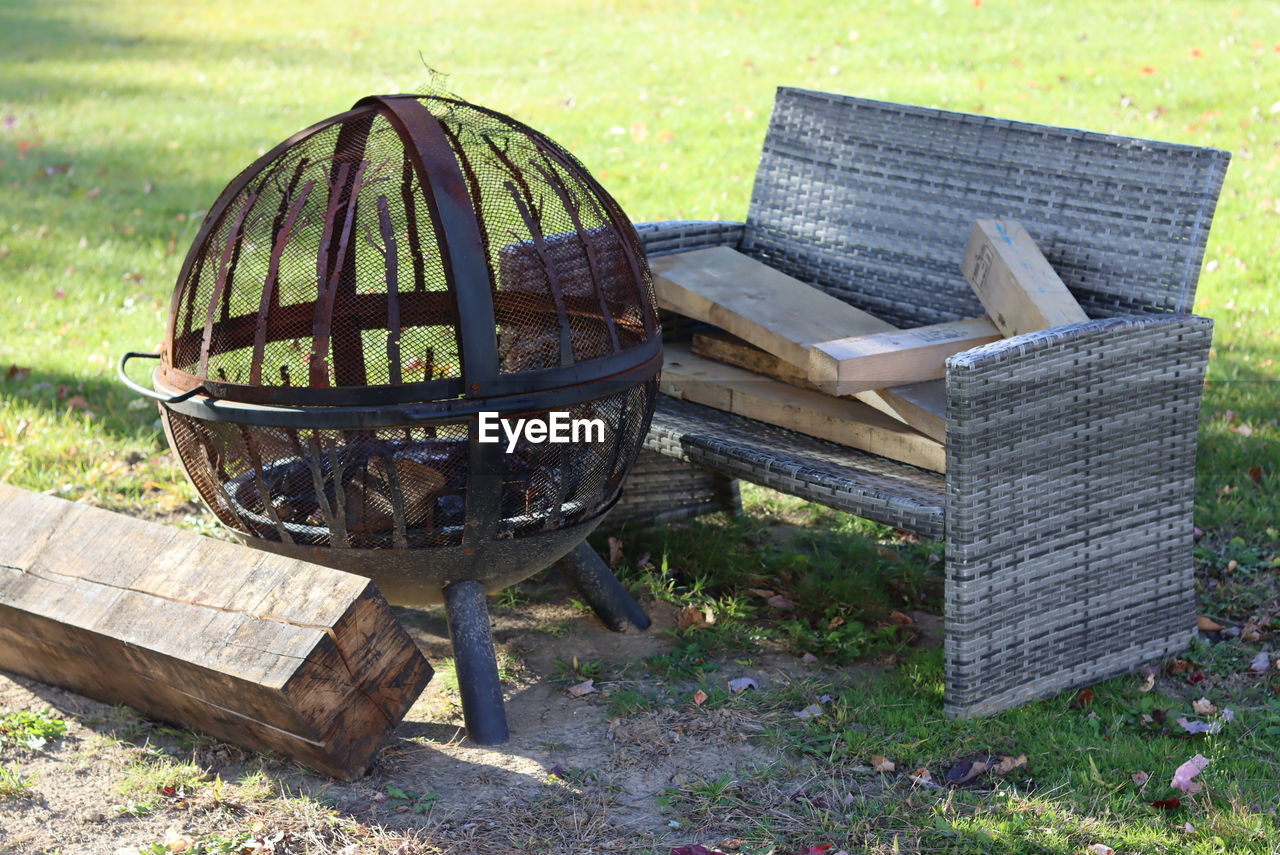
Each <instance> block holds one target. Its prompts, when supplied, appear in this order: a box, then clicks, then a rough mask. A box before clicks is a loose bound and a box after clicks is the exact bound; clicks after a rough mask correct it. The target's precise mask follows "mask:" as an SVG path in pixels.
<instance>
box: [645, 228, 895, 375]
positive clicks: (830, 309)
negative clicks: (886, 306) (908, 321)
mask: <svg viewBox="0 0 1280 855" xmlns="http://www.w3.org/2000/svg"><path fill="white" fill-rule="evenodd" d="M649 268H650V269H651V270H652V271H653V287H654V290H655V292H656V293H657V297H658V305H660V306H661V307H662V308H664V309H670V310H671V311H673V312H678V313H679V314H682V315H685V316H686V317H690V318H694V319H695V320H699V321H706V322H707V323H709V324H714V325H715V326H717V327H720V328H721V329H723V330H727V331H728V332H731V333H733V334H734V335H736V336H737V337H738V338H741V339H744V340H745V341H748V342H750V343H751V344H754V345H755V346H756V347H759V348H761V349H763V350H765V351H768V352H769V353H772V354H774V355H775V356H778V357H780V358H782V359H784V360H786V361H787V362H790V363H792V364H793V365H799V366H807V365H808V364H809V348H810V347H811V346H812V345H813V344H815V343H816V342H820V341H831V340H832V339H838V338H845V337H847V336H856V335H866V334H869V333H876V332H885V331H888V330H892V329H893V326H892V325H891V324H887V323H885V322H884V321H882V320H880V319H879V318H877V317H874V316H873V315H869V314H867V313H866V312H864V311H862V310H860V309H855V308H854V307H853V306H850V305H849V304H848V303H845V302H843V301H842V300H838V299H836V298H835V297H832V296H831V295H830V294H827V293H826V292H825V291H821V290H819V289H817V288H814V287H812V286H809V285H806V284H805V283H803V282H801V281H799V280H798V279H793V278H791V277H790V276H788V275H786V274H785V273H782V272H780V271H777V270H774V269H773V268H771V267H769V266H767V265H764V264H761V263H760V262H758V261H756V260H755V259H754V258H750V257H748V256H746V255H743V254H742V253H740V252H737V251H735V250H732V249H730V248H729V247H726V246H717V247H712V248H711V249H698V250H693V251H691V252H681V253H677V254H675V255H665V256H661V257H659V258H654V259H651V260H650V261H649Z"/></svg>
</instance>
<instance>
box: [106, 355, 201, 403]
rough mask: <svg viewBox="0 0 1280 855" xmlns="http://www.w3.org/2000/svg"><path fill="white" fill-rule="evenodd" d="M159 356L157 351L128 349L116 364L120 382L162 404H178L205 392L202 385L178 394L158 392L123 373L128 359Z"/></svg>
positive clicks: (157, 357) (155, 357)
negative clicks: (148, 351) (146, 351)
mask: <svg viewBox="0 0 1280 855" xmlns="http://www.w3.org/2000/svg"><path fill="white" fill-rule="evenodd" d="M159 358H160V354H158V353H144V352H142V351H138V350H131V351H129V352H128V353H126V354H125V355H124V356H122V357H120V364H119V365H118V366H116V373H117V374H119V375H120V382H122V383H124V385H126V386H128V387H129V388H130V389H132V390H133V391H135V392H137V393H138V394H139V395H146V396H147V397H148V398H155V399H156V400H157V401H159V402H161V403H162V404H179V403H181V402H183V401H185V400H187V399H188V398H190V397H193V396H195V395H201V394H205V388H204V387H203V386H197V387H195V388H194V389H189V390H187V391H186V392H183V393H182V394H180V395H165V394H162V393H160V392H157V391H156V390H155V389H148V388H147V387H146V386H143V385H142V384H140V383H136V382H134V380H133V378H132V377H130V376H129V375H128V374H126V373H125V370H124V367H125V365H126V364H128V362H129V360H130V359H159Z"/></svg>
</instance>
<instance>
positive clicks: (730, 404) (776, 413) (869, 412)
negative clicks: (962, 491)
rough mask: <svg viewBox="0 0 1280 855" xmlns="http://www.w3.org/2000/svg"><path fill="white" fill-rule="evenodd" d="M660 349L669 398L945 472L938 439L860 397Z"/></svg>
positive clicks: (675, 348)
mask: <svg viewBox="0 0 1280 855" xmlns="http://www.w3.org/2000/svg"><path fill="white" fill-rule="evenodd" d="M665 353H666V355H665V358H664V360H663V367H662V379H661V387H660V388H661V389H662V391H663V392H664V393H666V394H668V395H671V396H672V397H675V398H680V399H682V400H686V401H693V402H694V403H698V404H705V405H707V406H709V407H715V408H716V409H719V410H725V411H726V412H730V413H736V414H737V415H740V416H745V417H747V418H751V419H756V420H757V421H761V422H765V423H766V424H771V425H777V426H778V427H783V428H787V429H788V430H794V431H796V432H797V433H803V434H807V435H809V436H816V437H820V438H822V439H827V440H831V441H832V442H838V443H840V444H841V445H848V446H850V447H853V448H858V449H861V450H863V451H869V452H871V453H872V454H879V455H881V456H882V457H888V458H891V459H893V460H899V461H902V462H903V463H910V464H913V465H915V466H922V467H924V468H926V469H932V470H933V471H935V472H942V471H945V467H946V454H945V452H944V450H943V447H942V445H941V444H940V443H938V442H936V441H934V440H932V439H930V438H929V437H927V436H925V435H924V434H921V433H919V432H918V431H915V430H913V429H912V428H910V427H908V426H907V425H905V424H903V423H902V422H900V421H898V420H897V419H893V418H890V417H889V416H886V415H885V414H884V413H881V412H879V411H877V410H875V409H872V408H871V407H869V406H867V405H866V404H863V403H862V402H860V401H851V400H848V399H845V398H835V397H832V396H830V395H824V394H822V393H820V392H810V391H808V390H805V389H798V388H796V387H794V386H790V385H788V384H786V383H781V382H778V381H777V380H772V379H769V378H767V377H762V376H760V375H758V374H753V373H752V372H750V371H744V370H743V369H741V368H736V367H734V366H731V365H724V364H722V363H719V362H713V361H712V360H709V359H704V358H703V357H701V356H696V355H694V353H693V351H692V350H690V349H689V348H688V347H687V346H685V345H679V344H670V345H667V346H666V349H665Z"/></svg>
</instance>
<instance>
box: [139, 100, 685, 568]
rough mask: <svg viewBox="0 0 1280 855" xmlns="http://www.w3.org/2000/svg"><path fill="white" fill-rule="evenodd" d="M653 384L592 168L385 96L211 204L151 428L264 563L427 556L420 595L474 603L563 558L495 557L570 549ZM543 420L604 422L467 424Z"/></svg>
mask: <svg viewBox="0 0 1280 855" xmlns="http://www.w3.org/2000/svg"><path fill="white" fill-rule="evenodd" d="M660 365H661V336H660V331H659V328H658V322H657V307H656V303H655V300H654V294H653V288H652V283H651V281H650V276H649V271H648V266H647V264H646V262H645V258H644V254H643V252H642V250H641V246H640V243H639V239H638V237H637V236H636V234H635V231H634V229H633V228H632V227H631V225H630V222H629V220H628V219H627V218H626V216H625V215H624V214H623V212H622V210H621V209H620V208H619V207H618V205H617V203H616V202H614V200H613V199H612V198H611V197H610V196H609V195H608V194H607V193H606V192H605V191H604V190H603V189H602V188H601V187H600V185H599V184H598V183H597V182H596V181H595V179H594V178H592V176H591V175H590V174H589V173H588V172H587V170H586V169H585V168H584V167H583V166H582V165H581V164H580V163H578V161H577V160H575V159H574V158H573V157H572V156H571V155H570V154H568V153H567V152H566V151H565V150H564V149H562V148H560V147H559V146H558V145H556V144H555V143H554V142H552V141H550V140H549V139H547V138H546V137H545V136H543V135H542V134H540V133H538V132H537V131H534V130H532V129H531V128H529V127H527V126H525V125H522V124H520V123H519V122H516V121H515V120H513V119H511V118H509V117H506V116H503V115H501V114H499V113H495V112H493V111H490V110H487V109H484V108H482V107H478V106H475V105H472V104H468V103H466V102H463V101H460V100H457V99H453V98H445V97H438V96H416V95H415V96H402V95H397V96H381V97H374V98H367V99H364V100H362V101H360V102H358V103H357V105H356V106H355V107H354V108H353V109H352V110H350V111H348V112H346V113H342V114H340V115H338V116H334V117H333V118H331V119H327V120H325V121H323V122H320V123H318V124H316V125H314V126H312V127H310V128H308V129H306V130H304V131H301V132H300V133H298V134H296V135H294V136H293V137H291V138H290V139H288V140H286V141H285V142H283V143H281V144H280V145H279V146H277V147H276V148H275V149H274V150H272V151H270V152H268V153H267V154H266V155H264V156H263V157H262V158H260V159H259V160H258V161H257V162H256V163H254V164H253V165H252V166H250V167H249V168H248V169H246V170H245V171H244V172H243V173H241V174H240V175H239V176H238V177H237V178H236V179H235V180H234V181H233V182H232V183H231V184H230V185H229V186H228V187H227V189H226V190H225V191H224V192H223V194H222V195H221V196H220V197H219V199H218V200H217V202H216V204H215V205H214V206H213V208H212V209H211V210H210V212H209V214H208V216H207V217H206V219H205V222H204V224H203V225H202V227H201V230H200V233H199V234H198V235H197V237H196V240H195V242H194V244H193V246H192V248H191V251H190V253H189V254H188V256H187V258H186V261H185V263H184V266H183V269H182V272H181V274H180V276H179V279H178V283H177V287H176V289H175V292H174V296H173V301H172V304H171V308H170V315H169V328H168V333H167V336H166V340H165V344H164V347H163V351H162V354H161V364H160V367H159V368H158V369H157V371H156V375H155V382H156V385H157V387H158V388H159V389H160V390H162V391H164V392H167V393H179V394H180V393H185V392H192V393H193V395H192V397H190V398H188V399H186V400H180V401H169V402H167V403H166V404H165V406H164V408H163V414H164V420H165V425H166V430H167V432H168V435H169V439H170V442H171V444H172V445H173V447H174V449H175V450H176V452H177V454H178V455H179V457H180V458H181V460H182V462H183V464H184V466H185V467H186V469H187V471H188V474H189V475H190V476H191V479H192V481H193V483H194V484H195V485H196V487H197V489H198V490H199V492H200V494H201V495H202V496H203V498H204V499H205V501H206V502H207V503H208V504H209V506H210V507H211V508H212V509H213V510H214V512H215V513H216V514H217V515H218V516H219V518H220V519H221V520H222V521H223V522H224V523H226V524H227V525H229V526H230V527H231V528H233V529H234V530H236V531H238V532H240V533H241V534H242V535H245V536H246V537H248V538H252V539H256V540H258V541H260V543H259V544H258V545H265V546H267V547H268V548H279V549H281V550H282V551H289V550H290V549H292V548H293V547H297V548H299V549H312V550H314V549H315V548H316V547H320V548H322V549H321V550H320V551H318V552H313V553H312V554H307V555H306V557H308V558H310V559H311V560H317V561H322V562H324V563H330V564H336V565H337V566H347V565H346V564H345V563H344V560H343V559H342V558H340V557H337V558H335V557H333V556H327V555H325V554H323V553H325V552H330V551H331V552H334V553H338V552H343V551H345V552H348V553H352V552H364V551H366V550H384V551H386V552H387V553H408V552H410V551H414V550H430V549H433V548H434V549H438V550H442V551H443V553H446V554H447V556H448V560H447V561H446V562H444V563H439V565H438V568H437V571H438V572H435V574H434V576H432V580H433V581H432V584H437V583H441V582H445V581H448V579H453V578H476V577H477V574H480V573H481V572H484V573H486V574H487V577H486V578H487V581H489V582H490V586H491V587H493V586H495V585H500V584H506V583H508V582H510V581H514V580H515V578H519V577H520V575H521V573H523V575H527V574H528V573H529V572H534V571H536V570H537V569H539V568H540V567H541V566H544V565H545V563H546V561H547V560H550V558H553V557H554V555H552V553H556V554H560V553H561V552H563V551H564V550H565V549H568V548H569V547H571V546H572V545H573V543H575V542H577V541H576V540H574V539H573V538H569V539H565V538H560V539H559V540H556V541H555V543H554V544H551V542H550V541H547V544H550V545H544V546H542V547H539V548H536V549H535V548H532V547H526V548H524V549H523V550H521V549H512V548H510V547H500V548H496V549H495V548H494V545H495V544H498V545H501V544H503V543H505V542H508V541H511V542H514V541H518V540H520V539H522V538H530V537H532V536H534V535H545V534H547V533H550V532H557V531H564V532H573V533H574V537H575V538H577V539H579V540H580V539H581V537H582V536H584V535H585V533H586V531H589V528H590V525H592V524H593V521H595V520H598V518H599V517H600V515H601V514H602V513H603V512H604V511H605V510H607V509H608V508H609V507H610V506H611V505H612V503H613V502H614V501H615V500H616V498H617V494H618V491H619V490H620V488H621V484H622V480H623V478H624V477H625V475H626V473H627V471H628V470H629V468H630V466H631V464H632V462H633V461H634V459H635V456H636V454H637V453H638V451H639V448H640V445H641V443H642V441H643V438H644V435H645V433H646V431H647V428H648V423H649V418H650V416H651V414H652V410H653V403H654V397H655V395H656V382H655V379H654V378H655V376H656V373H657V370H658V368H659V366H660ZM553 410H558V411H563V412H565V413H567V414H568V416H569V417H570V418H571V419H594V420H598V422H599V423H600V426H601V431H600V437H599V439H598V440H595V441H588V442H576V443H574V442H571V443H559V444H557V443H550V442H537V441H533V440H531V439H529V438H524V439H519V440H517V441H516V442H515V443H514V445H513V446H511V447H510V449H508V448H507V445H506V441H505V437H504V440H503V442H500V443H497V444H484V443H481V442H479V437H478V430H477V424H478V421H477V420H478V418H479V414H480V413H484V412H497V413H500V414H502V415H504V416H517V415H518V416H520V417H523V418H533V419H545V420H548V421H549V419H550V417H549V416H548V413H549V412H550V411H553ZM273 544H274V546H273ZM330 547H337V548H338V549H336V550H330V549H329V548H330ZM295 551H296V550H295ZM548 556H550V558H549V557H548ZM498 558H501V560H497V559H498ZM544 559H545V560H544ZM364 560H365V561H366V562H367V560H368V556H367V555H366V556H365V557H364ZM537 562H541V563H540V564H538V565H537V566H534V567H532V569H526V565H529V564H530V563H537ZM420 563H421V562H419V565H420ZM486 564H487V566H488V569H487V570H483V571H482V569H481V568H482V567H484V566H485V565H486ZM415 566H418V565H415ZM361 569H362V572H363V571H364V570H365V569H367V567H364V566H362V568H361ZM419 569H420V568H419Z"/></svg>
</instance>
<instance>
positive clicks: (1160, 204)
mask: <svg viewBox="0 0 1280 855" xmlns="http://www.w3.org/2000/svg"><path fill="white" fill-rule="evenodd" d="M1228 160H1229V155H1228V154H1227V153H1226V152H1223V151H1219V150H1216V149H1209V148H1198V147H1193V146H1185V145H1175V144H1169V143H1159V142H1151V141H1145V140H1134V139H1129V138H1126V137H1119V136H1114V135H1108V134H1097V133H1090V132H1086V131H1078V130H1071V129H1066V128H1054V127H1047V126H1042V125H1034V124H1028V123H1022V122H1011V121H1006V120H1001V119H994V118H990V117H984V116H972V115H967V114H963V113H953V112H947V111H942V110H934V109H926V108H920V107H910V106H904V105H899V104H890V103H885V102H879V101H869V100H864V99H859V98H851V97H846V96H839V95H831V94H827V93H821V92H811V91H806V90H799V89H788V88H783V89H780V90H779V91H778V94H777V99H776V101H775V104H774V109H773V115H772V118H771V121H770V125H769V130H768V133H767V136H766V139H765V142H764V150H763V154H762V157H761V161H760V166H759V168H758V170H757V173H756V182H755V188H754V191H753V195H752V200H751V205H750V209H749V212H748V216H747V220H746V222H745V223H723V222H675V223H646V224H641V225H640V226H639V230H640V233H641V237H642V239H643V240H644V241H645V245H646V252H647V253H648V255H649V256H650V257H656V256H659V255H664V254H668V253H672V252H680V251H683V250H689V249H699V248H704V247H710V246H718V245H725V246H731V247H734V248H735V249H737V250H739V251H740V252H743V253H745V254H747V255H750V256H752V257H754V258H756V259H757V260H759V261H762V262H764V263H766V264H769V265H770V266H773V267H775V268H777V269H779V270H781V271H783V272H785V273H787V274H789V275H791V276H794V277H796V278H797V279H800V280H802V281H805V282H808V283H810V284H812V285H814V286H816V287H819V288H822V289H823V290H825V291H827V292H828V293H830V294H832V295H834V296H836V297H839V298H841V299H843V300H845V301H847V302H849V303H851V304H853V305H855V306H857V307H858V308H861V309H864V310H866V311H868V312H871V313H872V314H875V315H877V316H879V317H881V318H882V319H884V320H886V321H888V322H890V323H893V324H896V325H899V326H903V327H910V326H922V325H926V324H932V323H940V322H944V321H950V320H956V319H960V318H964V317H973V316H975V315H979V314H982V308H981V306H980V305H979V304H978V302H977V300H976V299H975V298H974V296H973V294H972V292H971V291H970V289H969V287H968V285H967V284H966V283H965V282H964V280H963V278H962V277H961V275H960V272H959V261H960V258H961V256H962V253H963V249H964V245H965V242H966V241H967V238H968V235H969V230H970V227H971V225H972V222H973V220H974V219H977V218H979V217H1008V218H1012V219H1016V220H1018V221H1020V222H1021V223H1022V224H1023V225H1024V226H1025V227H1026V228H1027V230H1028V231H1029V232H1030V233H1031V235H1032V236H1033V237H1034V238H1035V239H1036V241H1037V243H1038V245H1039V246H1040V247H1041V249H1042V251H1043V252H1044V253H1045V256H1046V257H1047V258H1048V260H1049V262H1050V263H1051V264H1052V265H1053V266H1054V268H1055V269H1056V270H1057V271H1058V273H1059V275H1060V276H1061V277H1062V279H1063V280H1064V282H1065V283H1066V284H1067V286H1068V287H1069V288H1070V289H1071V291H1072V293H1073V294H1074V295H1075V296H1076V298H1077V300H1078V301H1079V302H1080V304H1081V306H1082V307H1083V308H1084V309H1085V311H1086V312H1087V313H1088V314H1089V316H1090V318H1093V319H1094V320H1090V321H1088V322H1086V323H1080V324H1073V325H1071V326H1067V327H1059V328H1055V329H1051V330H1046V331H1043V332H1038V333H1031V334H1028V335H1022V336H1017V337H1015V338H1009V339H1004V340H1001V341H997V342H994V343H992V344H988V345H984V346H982V347H979V348H975V349H973V350H970V351H967V352H964V353H961V354H957V355H956V356H954V357H952V358H951V359H950V360H948V363H947V376H946V381H945V382H946V389H947V474H946V475H945V476H942V475H938V474H936V473H933V472H927V471H925V470H922V469H918V468H915V467H912V466H907V465H904V464H900V463H895V462H893V461H889V460H886V459H883V458H880V457H877V456H875V455H871V454H865V453H863V452H859V451H855V450H853V449H849V448H843V447H841V446H838V445H834V444H832V443H829V442H824V441H822V440H818V439H813V438H811V437H806V436H801V435H798V434H795V433H791V432H788V431H784V430H781V429H778V428H775V427H770V426H767V425H763V424H761V423H758V422H754V421H752V420H750V419H745V418H741V417H739V416H734V415H730V414H727V413H723V412H719V411H716V410H712V409H709V408H707V407H703V406H699V405H697V404H691V403H686V402H680V401H675V400H672V399H669V398H663V399H661V400H660V402H659V405H658V409H657V412H656V413H655V415H654V419H653V426H652V428H651V430H650V433H649V437H648V441H647V447H648V449H649V451H650V452H652V453H653V454H650V455H649V456H648V458H647V459H646V460H647V462H646V463H645V465H646V466H647V467H649V475H648V476H647V477H648V478H649V482H648V483H656V481H655V479H656V478H658V476H657V475H655V474H654V472H655V470H654V467H655V466H657V467H658V468H661V466H663V465H666V466H669V467H670V471H671V472H672V473H675V472H677V471H680V472H685V473H687V472H688V471H689V470H690V468H691V467H690V464H693V465H694V466H697V467H703V471H704V472H706V473H707V476H708V477H707V479H706V480H705V481H701V482H698V483H699V484H703V485H704V487H706V489H703V490H701V492H699V491H698V490H692V491H691V492H690V495H689V496H688V497H687V504H688V506H689V507H690V508H693V509H696V510H697V511H706V510H709V509H712V508H713V507H731V506H732V504H733V496H732V494H733V491H732V490H726V489H725V484H726V482H727V481H728V479H732V478H741V479H746V480H749V481H752V482H755V483H759V484H763V485H766V486H769V487H773V488H775V489H778V490H781V491H783V492H786V493H791V494H794V495H797V496H800V497H802V498H805V499H809V500H812V501H816V502H820V503H822V504H825V505H829V506H831V507H834V508H839V509H841V510H846V511H849V512H851V513H854V514H857V515H859V516H863V517H867V518H870V519H874V520H878V521H881V522H885V523H888V524H891V525H894V526H897V527H899V528H903V529H906V530H909V531H914V532H917V533H919V534H921V535H924V536H928V537H934V538H944V539H945V543H946V571H945V572H946V596H945V609H946V614H945V620H946V702H945V709H946V711H947V713H948V714H949V715H968V714H983V713H989V712H994V711H997V710H1000V709H1005V708H1007V707H1010V706H1014V705H1016V704H1019V703H1023V702H1025V701H1027V700H1031V699H1034V698H1038V697H1043V696H1046V695H1049V694H1053V693H1056V692H1059V691H1063V690H1066V689H1069V688H1073V687H1076V686H1080V685H1083V684H1086V683H1089V682H1093V681H1096V680H1099V679H1102V678H1104V677H1107V676H1111V675H1114V674H1116V673H1120V672H1123V671H1125V670H1128V669H1131V668H1134V667H1136V666H1138V665H1139V664H1141V663H1143V662H1145V661H1148V660H1151V659H1154V658H1158V657H1162V656H1166V655H1169V654H1171V653H1173V652H1177V651H1179V650H1182V649H1185V648H1186V646H1187V645H1188V644H1189V643H1190V640H1191V637H1192V632H1193V629H1194V625H1195V620H1194V608H1193V603H1194V582H1193V575H1192V557H1191V546H1192V540H1191V536H1192V522H1191V512H1192V490H1193V481H1194V463H1195V447H1196V430H1197V422H1198V414H1199V406H1200V398H1201V394H1202V384H1203V377H1204V369H1205V365H1206V362H1207V358H1208V348H1209V343H1210V339H1211V334H1212V322H1211V321H1209V320H1208V319H1206V318H1200V317H1196V316H1194V315H1191V314H1189V313H1190V311H1191V306H1192V300H1193V298H1194V295H1195V285H1196V281H1197V278H1198V275H1199V271H1200V265H1201V262H1202V260H1203V253H1204V246H1205V242H1206V240H1207V236H1208V232H1209V225H1210V222H1211V220H1212V218H1213V211H1214V207H1215V205H1216V201H1217V196H1218V193H1219V190H1220V188H1221V184H1222V180H1223V177H1224V175H1225V172H1226V167H1227V163H1228ZM685 334H687V325H685V324H682V323H678V322H677V323H673V324H671V325H670V328H669V331H668V335H669V336H671V337H680V336H682V335H685ZM655 455H661V457H656V456H655ZM663 459H665V460H667V461H669V463H667V464H662V463H661V462H657V463H655V461H661V460H663ZM672 477H674V474H673V476H672ZM682 477H684V476H682ZM681 483H685V482H681ZM688 483H689V484H693V483H694V482H692V481H689V482H688ZM717 496H718V497H719V498H718V499H715V497H717ZM634 498H635V491H634V490H632V491H631V492H630V494H629V496H628V497H624V500H623V505H624V508H625V507H626V506H627V505H628V503H629V502H632V501H633V499H634ZM663 506H664V508H665V514H666V517H667V518H670V517H671V515H672V514H673V513H675V512H676V511H677V509H676V508H674V506H673V504H672V500H671V499H670V497H667V498H666V499H665V500H664V505H663Z"/></svg>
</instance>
